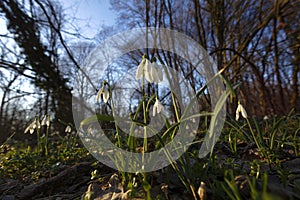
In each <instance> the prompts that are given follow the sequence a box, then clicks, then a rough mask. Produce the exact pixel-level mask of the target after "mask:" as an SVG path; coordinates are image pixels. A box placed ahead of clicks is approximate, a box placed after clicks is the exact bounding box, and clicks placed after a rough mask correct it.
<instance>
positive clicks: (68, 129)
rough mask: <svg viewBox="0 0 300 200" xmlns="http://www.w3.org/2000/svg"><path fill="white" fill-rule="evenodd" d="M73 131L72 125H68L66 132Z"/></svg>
mask: <svg viewBox="0 0 300 200" xmlns="http://www.w3.org/2000/svg"><path fill="white" fill-rule="evenodd" d="M71 131H72V128H71V126H69V125H68V126H67V127H66V129H65V132H66V133H71Z"/></svg>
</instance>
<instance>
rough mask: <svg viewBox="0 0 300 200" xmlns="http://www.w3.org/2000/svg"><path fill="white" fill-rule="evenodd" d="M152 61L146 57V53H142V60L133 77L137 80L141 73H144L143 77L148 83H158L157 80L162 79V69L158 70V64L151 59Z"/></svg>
mask: <svg viewBox="0 0 300 200" xmlns="http://www.w3.org/2000/svg"><path fill="white" fill-rule="evenodd" d="M153 60H154V61H153V63H151V62H150V61H149V60H148V59H147V58H146V55H143V58H142V62H141V63H140V64H139V65H138V69H137V71H136V75H135V79H136V80H138V79H140V78H141V77H142V75H143V73H144V75H145V79H146V80H147V81H148V82H149V83H155V84H158V82H159V81H162V80H163V75H162V71H161V70H160V68H159V66H158V65H157V64H156V62H155V60H156V59H153Z"/></svg>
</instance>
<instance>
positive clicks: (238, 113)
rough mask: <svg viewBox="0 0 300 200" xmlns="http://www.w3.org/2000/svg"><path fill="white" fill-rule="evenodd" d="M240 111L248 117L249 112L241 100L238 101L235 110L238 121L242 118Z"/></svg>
mask: <svg viewBox="0 0 300 200" xmlns="http://www.w3.org/2000/svg"><path fill="white" fill-rule="evenodd" d="M240 113H242V116H243V117H244V118H245V119H246V118H247V117H248V115H247V112H246V110H245V108H244V107H243V106H242V104H241V103H240V101H239V102H238V107H237V109H236V112H235V120H236V121H238V120H239V118H240Z"/></svg>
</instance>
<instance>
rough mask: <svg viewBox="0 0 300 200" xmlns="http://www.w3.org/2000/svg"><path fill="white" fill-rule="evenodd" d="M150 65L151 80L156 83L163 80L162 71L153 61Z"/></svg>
mask: <svg viewBox="0 0 300 200" xmlns="http://www.w3.org/2000/svg"><path fill="white" fill-rule="evenodd" d="M151 65H152V68H151V76H152V81H153V82H154V83H155V84H158V82H161V81H163V74H162V71H161V69H160V67H159V66H158V64H157V63H156V62H155V61H154V62H153V63H151Z"/></svg>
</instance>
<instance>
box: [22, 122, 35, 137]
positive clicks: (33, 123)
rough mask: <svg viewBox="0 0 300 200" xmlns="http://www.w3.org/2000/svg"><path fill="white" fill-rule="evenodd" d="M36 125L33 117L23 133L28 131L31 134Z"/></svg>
mask: <svg viewBox="0 0 300 200" xmlns="http://www.w3.org/2000/svg"><path fill="white" fill-rule="evenodd" d="M36 127H37V120H36V119H34V121H33V122H32V123H31V124H30V125H29V126H28V127H27V128H26V129H25V131H24V133H27V132H28V131H29V133H30V134H33V132H34V130H35V129H36Z"/></svg>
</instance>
